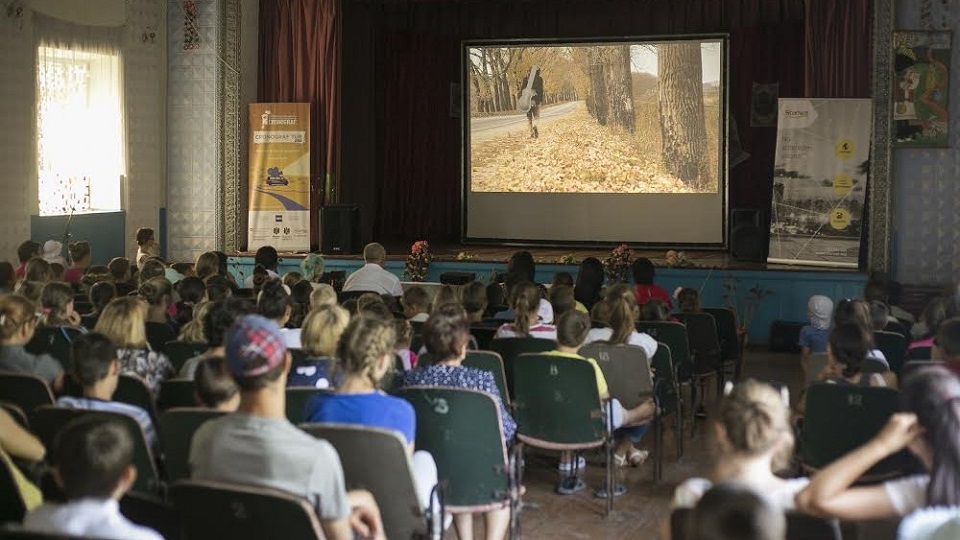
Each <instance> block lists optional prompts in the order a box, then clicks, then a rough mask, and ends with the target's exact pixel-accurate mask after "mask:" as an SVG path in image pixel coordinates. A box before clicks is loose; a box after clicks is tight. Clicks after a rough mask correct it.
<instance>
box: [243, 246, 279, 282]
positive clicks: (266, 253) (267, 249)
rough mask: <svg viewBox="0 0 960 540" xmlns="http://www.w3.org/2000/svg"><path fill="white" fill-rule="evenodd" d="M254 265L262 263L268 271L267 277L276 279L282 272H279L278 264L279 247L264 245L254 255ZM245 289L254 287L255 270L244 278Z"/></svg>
mask: <svg viewBox="0 0 960 540" xmlns="http://www.w3.org/2000/svg"><path fill="white" fill-rule="evenodd" d="M253 264H254V267H256V265H258V264H259V265H261V266H263V268H264V269H265V270H266V271H267V277H268V278H270V279H276V278H278V277H280V274H278V273H277V266H278V265H279V264H280V256H279V255H277V248H275V247H273V246H263V247H261V248H260V249H258V250H257V253H256V254H254V256H253ZM243 288H244V289H252V288H253V272H252V271H251V272H250V275H249V276H247V277H246V279H244V280H243Z"/></svg>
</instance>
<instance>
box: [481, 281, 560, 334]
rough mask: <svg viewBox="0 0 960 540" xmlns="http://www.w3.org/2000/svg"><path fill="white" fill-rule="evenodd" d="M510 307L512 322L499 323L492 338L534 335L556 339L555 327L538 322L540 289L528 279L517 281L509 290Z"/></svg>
mask: <svg viewBox="0 0 960 540" xmlns="http://www.w3.org/2000/svg"><path fill="white" fill-rule="evenodd" d="M510 308H511V309H512V310H513V316H514V319H513V322H512V323H507V324H504V325H501V326H500V328H497V333H496V334H494V336H493V337H494V339H499V338H510V337H535V338H541V339H552V340H554V341H556V340H557V327H556V326H554V325H552V324H543V323H541V322H540V314H539V309H540V289H538V288H537V286H536V285H535V284H533V283H531V282H529V281H523V282H520V283H517V284H516V285H514V286H513V288H512V289H511V290H510Z"/></svg>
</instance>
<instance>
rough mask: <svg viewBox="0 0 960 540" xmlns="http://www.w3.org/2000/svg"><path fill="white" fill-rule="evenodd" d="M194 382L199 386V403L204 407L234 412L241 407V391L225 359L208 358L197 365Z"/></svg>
mask: <svg viewBox="0 0 960 540" xmlns="http://www.w3.org/2000/svg"><path fill="white" fill-rule="evenodd" d="M194 381H195V382H196V386H197V401H198V402H199V403H200V405H202V406H203V407H206V408H207V409H214V410H217V411H224V412H234V411H236V410H237V407H239V406H240V389H239V388H238V387H237V383H236V381H234V380H233V376H231V375H230V371H229V370H228V369H227V363H226V361H225V360H224V359H223V358H221V357H215V358H208V359H206V360H204V361H203V362H200V363H199V364H197V371H196V373H195V374H194Z"/></svg>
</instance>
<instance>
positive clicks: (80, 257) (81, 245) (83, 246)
mask: <svg viewBox="0 0 960 540" xmlns="http://www.w3.org/2000/svg"><path fill="white" fill-rule="evenodd" d="M67 250H69V251H70V259H71V260H72V261H73V264H72V265H71V266H70V268H67V270H66V271H65V272H64V273H63V280H64V281H66V282H67V283H80V279H81V278H83V273H84V272H86V271H87V268H89V267H90V242H87V241H85V240H81V241H80V242H74V243H72V244H70V245H69V246H68V247H67Z"/></svg>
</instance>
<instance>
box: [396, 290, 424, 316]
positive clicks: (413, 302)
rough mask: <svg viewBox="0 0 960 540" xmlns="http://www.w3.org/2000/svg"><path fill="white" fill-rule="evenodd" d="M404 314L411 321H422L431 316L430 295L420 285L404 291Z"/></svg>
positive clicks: (402, 304)
mask: <svg viewBox="0 0 960 540" xmlns="http://www.w3.org/2000/svg"><path fill="white" fill-rule="evenodd" d="M400 305H401V306H403V316H404V317H406V318H407V319H409V320H410V322H415V323H422V322H424V321H426V320H427V317H429V316H430V295H429V294H427V290H426V289H424V288H423V287H421V286H420V285H413V286H411V287H408V288H407V290H405V291H403V295H402V296H401V298H400Z"/></svg>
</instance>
